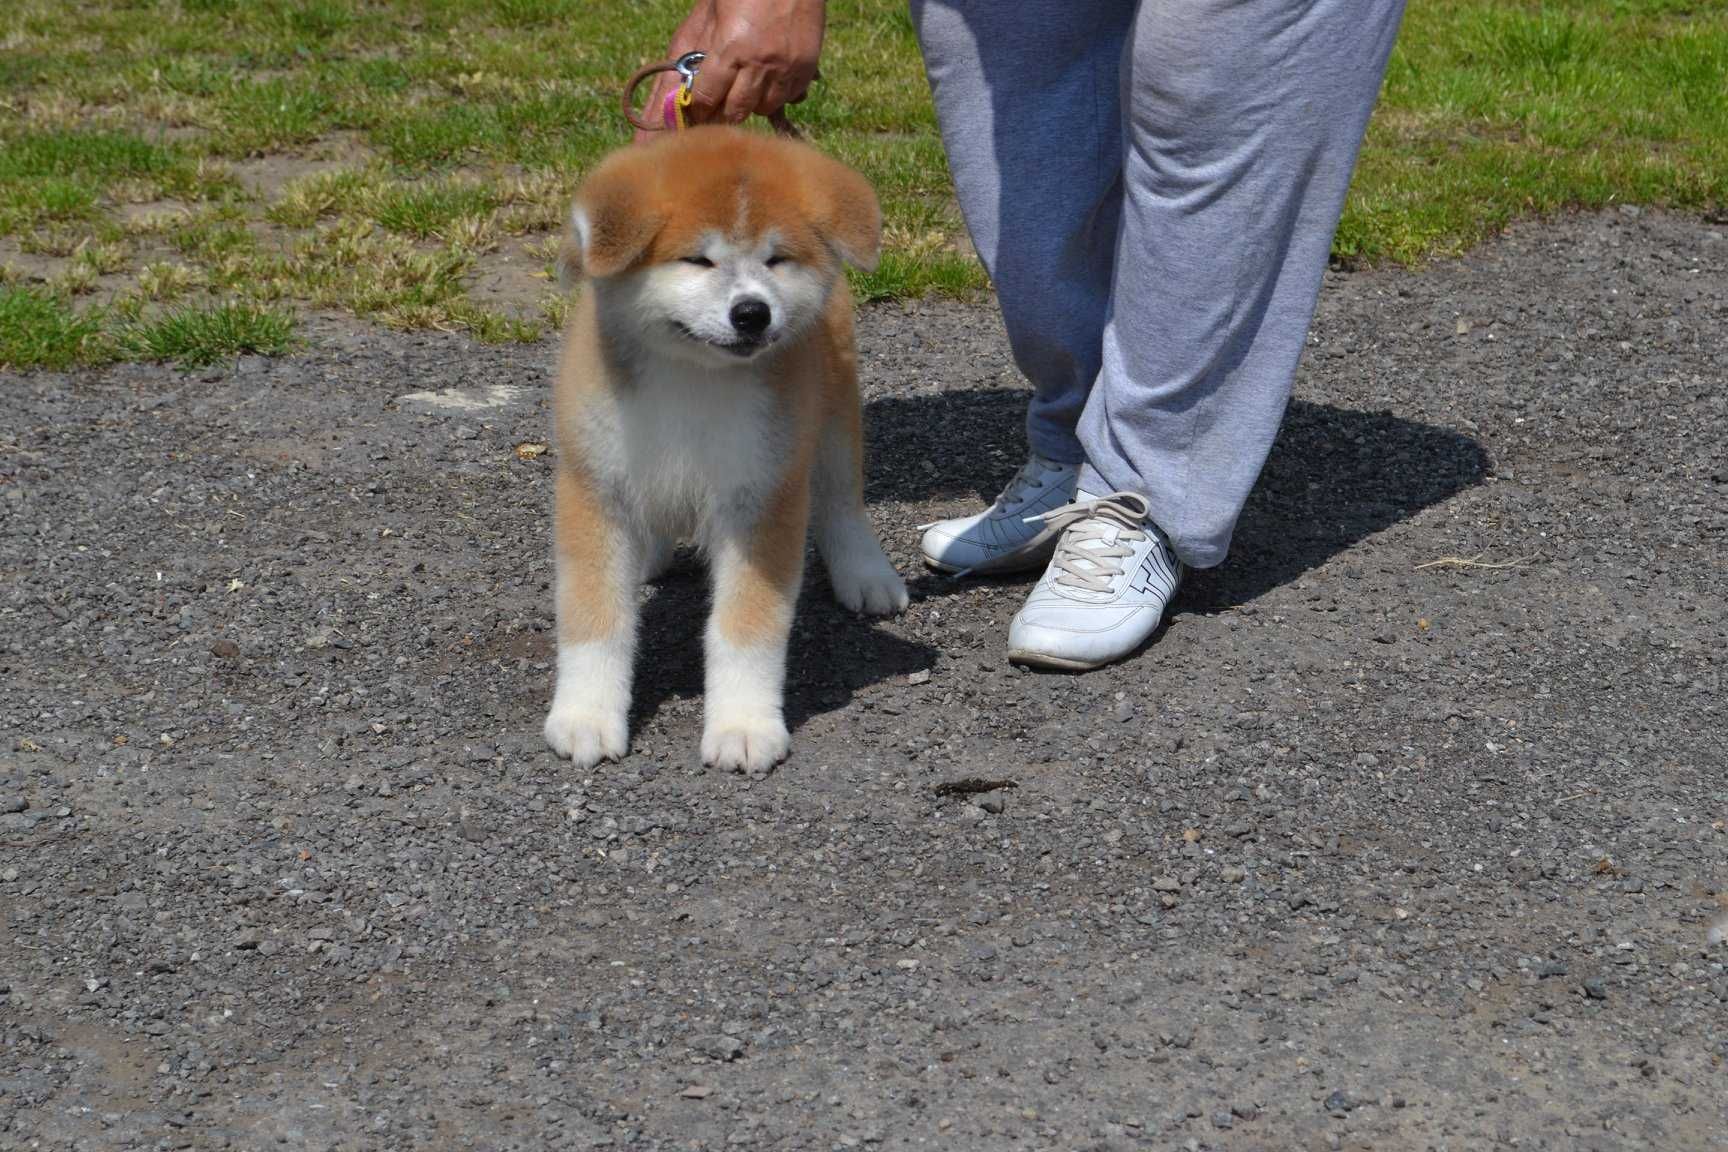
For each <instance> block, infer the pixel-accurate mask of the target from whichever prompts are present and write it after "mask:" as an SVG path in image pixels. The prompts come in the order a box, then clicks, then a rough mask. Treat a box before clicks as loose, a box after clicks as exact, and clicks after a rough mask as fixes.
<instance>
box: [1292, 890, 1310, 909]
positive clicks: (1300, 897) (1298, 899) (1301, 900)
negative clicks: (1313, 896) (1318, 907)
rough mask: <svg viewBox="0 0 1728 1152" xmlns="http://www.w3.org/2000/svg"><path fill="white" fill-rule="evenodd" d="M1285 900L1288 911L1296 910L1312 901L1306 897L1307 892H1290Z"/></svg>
mask: <svg viewBox="0 0 1728 1152" xmlns="http://www.w3.org/2000/svg"><path fill="white" fill-rule="evenodd" d="M1287 900H1288V903H1289V905H1290V911H1292V912H1295V911H1297V910H1298V909H1300V908H1302V907H1303V906H1304V905H1306V904H1310V903H1312V901H1311V900H1309V899H1308V893H1306V892H1292V893H1290V895H1289V896H1288V897H1287Z"/></svg>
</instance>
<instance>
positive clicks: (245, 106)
mask: <svg viewBox="0 0 1728 1152" xmlns="http://www.w3.org/2000/svg"><path fill="white" fill-rule="evenodd" d="M220 109H221V116H222V120H223V128H222V130H221V131H220V132H219V133H218V135H217V138H216V140H215V142H214V143H215V144H216V146H217V147H219V148H220V149H221V150H222V151H223V152H224V153H226V154H228V155H236V156H251V155H256V154H262V153H266V152H274V151H282V150H284V149H287V148H291V147H293V146H295V145H301V144H309V143H311V142H312V141H314V140H316V139H318V137H319V136H321V135H322V134H323V133H325V132H327V131H329V129H330V128H331V126H332V121H333V116H332V111H333V106H332V100H331V97H330V96H329V94H327V93H326V92H324V91H322V90H321V89H319V88H315V87H311V86H309V85H306V84H302V83H292V82H289V81H287V80H282V79H271V80H262V81H257V82H247V81H243V82H240V83H237V84H235V85H234V86H233V87H232V88H230V89H229V90H228V91H227V92H226V93H225V94H224V95H223V96H222V98H221V100H220Z"/></svg>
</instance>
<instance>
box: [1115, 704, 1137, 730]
mask: <svg viewBox="0 0 1728 1152" xmlns="http://www.w3.org/2000/svg"><path fill="white" fill-rule="evenodd" d="M1132 719H1134V701H1132V700H1126V699H1124V700H1118V701H1116V720H1117V722H1118V723H1121V724H1126V723H1127V722H1128V721H1130V720H1132Z"/></svg>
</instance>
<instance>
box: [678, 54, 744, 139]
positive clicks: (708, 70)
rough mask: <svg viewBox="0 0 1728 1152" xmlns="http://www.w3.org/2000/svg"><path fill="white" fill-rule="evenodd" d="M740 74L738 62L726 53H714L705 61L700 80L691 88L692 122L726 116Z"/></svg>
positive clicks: (689, 111) (701, 122) (697, 122)
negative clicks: (716, 54) (733, 88)
mask: <svg viewBox="0 0 1728 1152" xmlns="http://www.w3.org/2000/svg"><path fill="white" fill-rule="evenodd" d="M737 78H738V65H737V64H735V63H733V62H732V61H731V60H728V59H727V58H726V57H724V56H710V57H708V59H706V60H704V61H702V67H701V68H699V69H697V71H696V83H695V84H693V85H692V86H691V88H690V107H689V108H688V109H686V111H685V115H686V116H687V117H688V118H689V120H690V123H692V124H706V123H709V122H710V121H713V120H722V119H725V118H726V108H727V104H728V102H729V101H730V100H731V98H732V87H733V85H734V84H735V83H736V82H737ZM740 119H742V117H740Z"/></svg>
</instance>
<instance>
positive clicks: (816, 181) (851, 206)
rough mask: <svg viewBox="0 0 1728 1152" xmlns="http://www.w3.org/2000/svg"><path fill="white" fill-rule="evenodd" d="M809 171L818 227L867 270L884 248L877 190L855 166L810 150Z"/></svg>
mask: <svg viewBox="0 0 1728 1152" xmlns="http://www.w3.org/2000/svg"><path fill="white" fill-rule="evenodd" d="M806 172H807V173H808V174H809V175H808V179H809V188H810V192H811V195H812V198H813V200H814V201H815V206H814V210H813V211H812V213H811V216H812V218H813V220H814V222H815V224H816V227H817V228H818V229H820V230H821V232H822V234H823V235H824V236H825V237H827V239H828V242H829V243H830V244H832V245H834V248H835V250H836V251H838V252H839V253H840V256H841V258H842V259H844V260H846V262H847V263H849V264H855V265H857V266H858V267H860V268H862V269H863V270H864V271H866V272H870V271H873V270H874V269H875V267H876V258H877V256H878V255H879V254H880V253H881V250H882V209H881V207H880V206H879V205H878V204H877V203H876V190H875V189H874V188H872V187H870V181H868V180H866V179H864V177H863V176H862V175H860V174H859V173H858V172H857V171H856V170H855V169H853V168H851V167H849V166H847V165H845V164H842V163H840V161H838V160H833V159H830V158H829V157H827V156H824V155H822V154H821V153H820V152H816V151H814V150H811V151H810V153H809V159H808V161H807V168H806Z"/></svg>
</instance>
